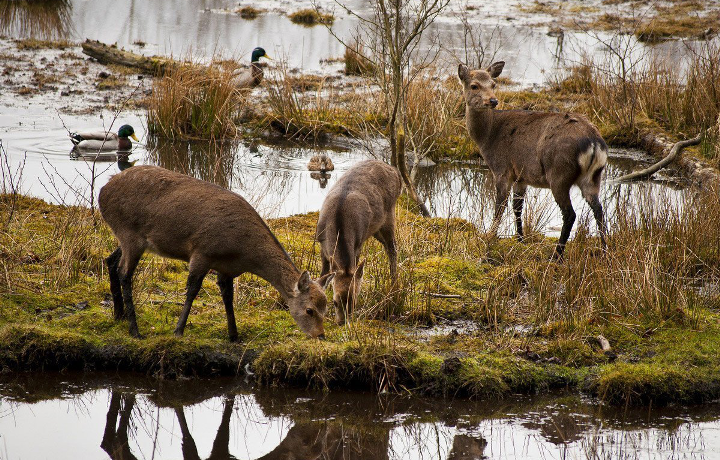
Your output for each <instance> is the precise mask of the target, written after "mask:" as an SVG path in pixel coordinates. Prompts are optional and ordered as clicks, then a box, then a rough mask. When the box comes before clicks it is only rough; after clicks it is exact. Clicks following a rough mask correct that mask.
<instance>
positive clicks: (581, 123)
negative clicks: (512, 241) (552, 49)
mask: <svg viewBox="0 0 720 460" xmlns="http://www.w3.org/2000/svg"><path fill="white" fill-rule="evenodd" d="M504 66H505V62H503V61H499V62H496V63H494V64H492V65H490V67H488V68H487V69H486V70H482V69H478V70H470V69H469V68H468V67H467V66H465V65H463V64H460V66H459V67H458V76H459V77H460V81H461V82H462V84H463V88H464V94H465V121H466V122H467V129H468V133H469V134H470V137H471V138H472V139H473V140H474V141H475V143H476V144H477V145H478V147H479V148H480V154H481V155H482V157H483V159H484V160H485V163H486V164H487V166H488V168H490V170H491V171H492V173H493V176H494V178H495V190H496V193H497V194H496V197H495V215H494V219H493V225H492V229H491V232H492V233H493V234H497V230H498V226H499V225H500V219H501V217H502V214H503V212H504V211H505V208H506V207H507V201H508V196H509V194H510V190H511V189H512V192H513V211H514V213H515V226H516V228H517V236H518V238H519V239H520V240H522V238H523V231H522V207H523V201H524V197H525V190H526V188H527V186H528V185H531V186H533V187H540V188H549V189H550V190H551V191H552V194H553V197H554V198H555V202H556V203H557V204H558V206H560V210H561V211H562V217H563V226H562V230H561V232H560V239H559V240H558V244H557V246H556V248H555V256H556V257H562V254H563V251H564V249H565V243H566V242H567V240H568V237H569V236H570V230H571V229H572V226H573V223H574V222H575V211H574V210H573V207H572V203H571V201H570V187H572V186H573V185H577V186H578V187H580V190H581V191H582V194H583V197H584V198H585V200H586V201H587V202H588V204H589V205H590V208H591V209H592V211H593V214H594V215H595V220H596V221H597V225H598V229H599V230H600V239H601V241H602V245H603V247H605V234H606V232H607V231H606V228H605V222H604V218H603V209H602V205H601V204H600V199H599V197H598V193H599V191H600V181H601V177H602V172H603V169H604V168H605V164H606V163H607V145H606V144H605V141H604V140H603V138H602V136H600V133H599V132H598V130H597V128H596V127H595V126H593V125H592V123H590V122H589V121H588V120H587V119H585V117H583V116H582V115H579V114H576V113H555V112H532V111H528V110H495V106H497V104H498V101H497V98H496V97H495V81H494V80H493V79H494V78H496V77H497V76H499V75H500V73H501V72H502V69H503V67H504Z"/></svg>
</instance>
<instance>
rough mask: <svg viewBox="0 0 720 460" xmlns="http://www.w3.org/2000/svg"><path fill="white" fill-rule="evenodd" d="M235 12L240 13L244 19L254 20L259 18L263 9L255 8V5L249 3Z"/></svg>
mask: <svg viewBox="0 0 720 460" xmlns="http://www.w3.org/2000/svg"><path fill="white" fill-rule="evenodd" d="M235 12H236V13H237V14H239V15H240V17H241V18H243V19H247V20H252V19H257V17H258V16H260V14H261V13H262V12H263V10H261V9H259V8H255V7H254V6H249V5H247V6H243V7H241V8H238V9H236V10H235Z"/></svg>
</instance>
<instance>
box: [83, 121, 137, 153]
mask: <svg viewBox="0 0 720 460" xmlns="http://www.w3.org/2000/svg"><path fill="white" fill-rule="evenodd" d="M128 137H132V138H133V140H135V142H138V141H139V140H138V138H137V136H136V135H135V130H134V129H133V127H132V126H130V125H122V126H121V127H120V129H119V130H118V132H117V134H115V133H111V132H105V131H84V132H79V133H70V141H71V142H72V143H73V144H74V145H75V146H76V147H77V148H79V149H81V150H94V151H97V152H99V151H103V152H107V151H111V150H120V151H123V150H130V149H131V148H132V143H131V142H130V139H128Z"/></svg>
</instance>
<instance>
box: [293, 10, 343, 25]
mask: <svg viewBox="0 0 720 460" xmlns="http://www.w3.org/2000/svg"><path fill="white" fill-rule="evenodd" d="M288 17H289V18H290V20H291V21H292V22H294V23H295V24H300V25H303V26H308V27H311V26H315V25H318V24H325V25H331V24H332V23H333V22H335V17H334V16H333V15H332V14H330V13H322V12H320V11H318V10H315V9H312V8H307V9H304V10H299V11H295V12H294V13H290V14H289V15H288Z"/></svg>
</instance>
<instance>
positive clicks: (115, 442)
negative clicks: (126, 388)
mask: <svg viewBox="0 0 720 460" xmlns="http://www.w3.org/2000/svg"><path fill="white" fill-rule="evenodd" d="M134 406H135V395H134V394H130V393H120V392H119V391H115V390H113V392H112V396H111V397H110V408H109V409H108V413H107V417H106V420H105V432H104V433H103V438H102V442H100V447H102V449H103V450H104V451H105V452H107V454H108V455H109V456H110V458H111V459H112V460H116V459H117V460H127V459H136V458H137V457H135V455H133V453H132V452H131V451H130V444H129V442H128V430H129V429H130V418H131V416H132V410H133V407H134ZM118 415H119V416H120V423H118Z"/></svg>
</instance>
